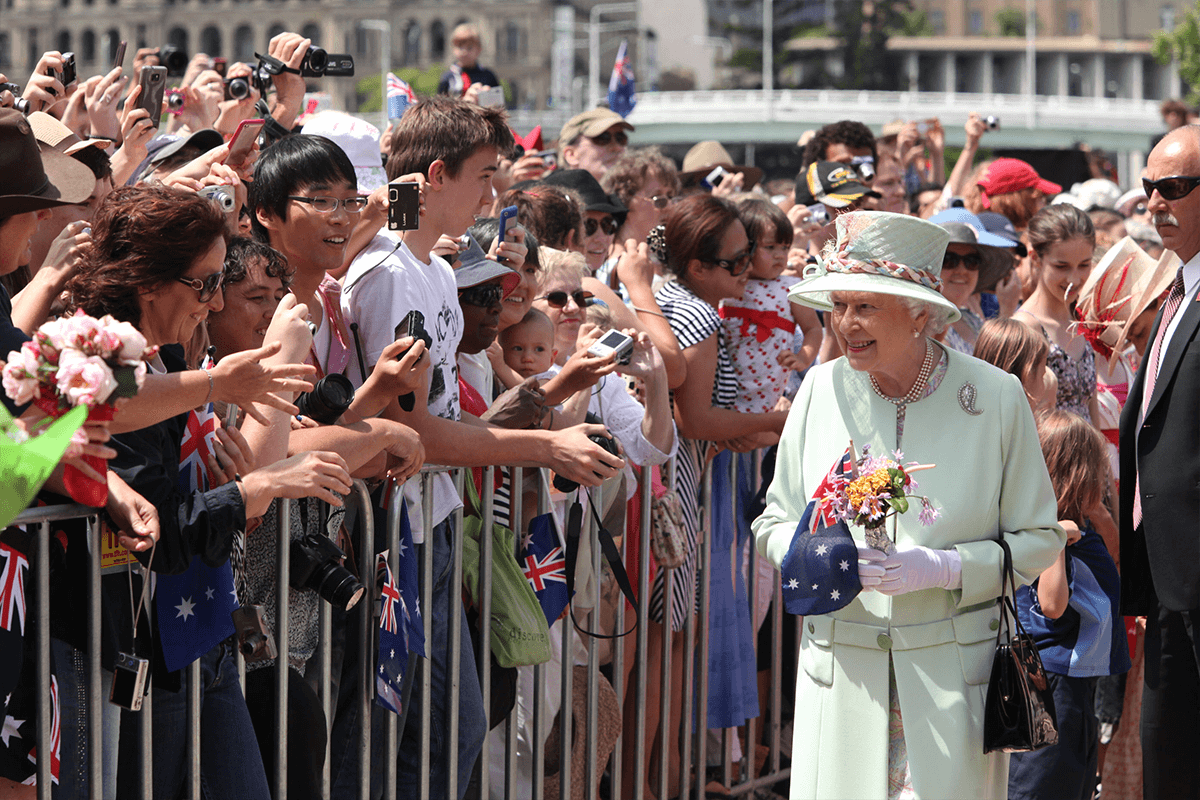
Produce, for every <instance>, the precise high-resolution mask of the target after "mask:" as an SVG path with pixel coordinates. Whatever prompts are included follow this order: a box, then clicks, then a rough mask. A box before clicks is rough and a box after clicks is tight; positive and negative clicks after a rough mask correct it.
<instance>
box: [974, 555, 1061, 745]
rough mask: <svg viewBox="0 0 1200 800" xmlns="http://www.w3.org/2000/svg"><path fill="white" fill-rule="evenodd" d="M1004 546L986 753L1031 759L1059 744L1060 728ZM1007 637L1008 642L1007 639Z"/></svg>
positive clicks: (986, 718)
mask: <svg viewBox="0 0 1200 800" xmlns="http://www.w3.org/2000/svg"><path fill="white" fill-rule="evenodd" d="M998 544H999V545H1000V548H1001V549H1002V550H1003V551H1004V576H1003V578H1002V585H1001V590H1000V600H999V603H1000V616H1001V618H1002V619H1003V623H1002V624H1001V625H1000V628H999V630H998V631H997V633H996V655H995V658H994V659H993V661H992V676H991V679H990V680H989V681H988V691H987V702H986V704H985V706H984V713H983V752H985V753H991V752H994V751H996V750H999V751H1001V752H1003V753H1025V752H1029V751H1030V750H1040V749H1041V748H1043V747H1049V746H1050V745H1052V744H1058V724H1057V722H1056V717H1055V713H1054V695H1053V693H1052V692H1051V690H1050V683H1049V681H1048V680H1047V679H1046V670H1045V669H1044V668H1043V667H1042V657H1041V656H1040V655H1039V654H1038V649H1037V644H1036V643H1035V642H1034V641H1033V637H1032V636H1030V635H1029V634H1027V633H1026V632H1025V629H1024V627H1022V625H1021V618H1020V617H1019V616H1018V615H1017V608H1016V606H1015V605H1014V604H1013V598H1015V597H1016V594H1017V583H1016V579H1015V578H1014V577H1013V566H1012V552H1011V551H1010V550H1009V549H1008V543H1007V542H1005V541H1004V539H1003V536H1002V537H1001V539H1000V540H999V542H998ZM1010 590H1011V591H1010ZM1014 626H1015V628H1016V631H1015V633H1014V631H1013V628H1014ZM1006 631H1007V637H1008V641H1005V640H1004V638H1003V637H1004V635H1005V633H1006Z"/></svg>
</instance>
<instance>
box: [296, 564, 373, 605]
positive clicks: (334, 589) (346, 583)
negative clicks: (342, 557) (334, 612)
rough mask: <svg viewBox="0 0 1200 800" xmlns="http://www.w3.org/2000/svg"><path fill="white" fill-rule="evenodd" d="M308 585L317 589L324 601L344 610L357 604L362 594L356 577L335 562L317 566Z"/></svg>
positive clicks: (361, 586)
mask: <svg viewBox="0 0 1200 800" xmlns="http://www.w3.org/2000/svg"><path fill="white" fill-rule="evenodd" d="M309 585H310V586H311V587H312V588H313V589H316V590H317V594H319V595H321V597H322V599H324V600H325V602H327V603H329V604H330V605H331V606H333V607H334V608H340V609H345V610H346V611H349V610H350V609H352V608H354V606H356V605H358V601H359V600H360V599H361V598H362V595H363V585H362V584H361V583H359V582H358V579H357V578H355V577H354V576H353V575H352V574H350V570H348V569H346V568H345V567H343V566H340V565H339V564H336V563H328V564H325V565H323V566H321V567H318V568H317V570H316V572H314V573H313V577H312V579H311V580H310V581H309Z"/></svg>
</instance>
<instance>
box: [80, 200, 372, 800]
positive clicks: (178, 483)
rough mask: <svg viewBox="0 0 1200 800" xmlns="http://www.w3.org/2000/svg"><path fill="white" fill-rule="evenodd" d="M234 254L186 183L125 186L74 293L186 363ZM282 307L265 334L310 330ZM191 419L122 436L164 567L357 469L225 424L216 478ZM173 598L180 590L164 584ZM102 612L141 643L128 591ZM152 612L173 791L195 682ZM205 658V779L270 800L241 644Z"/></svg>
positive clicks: (126, 463) (144, 620) (122, 642)
mask: <svg viewBox="0 0 1200 800" xmlns="http://www.w3.org/2000/svg"><path fill="white" fill-rule="evenodd" d="M225 254H226V246H225V220H224V217H223V215H222V214H221V213H220V211H219V210H218V209H217V207H216V206H215V205H214V204H213V203H211V202H209V201H208V200H206V199H204V198H202V197H199V196H198V195H196V194H193V193H190V192H184V191H180V190H175V189H166V188H161V187H130V188H123V189H118V190H117V191H116V192H114V193H113V194H111V195H109V196H108V198H106V199H105V201H104V204H103V205H102V206H101V208H100V210H99V212H98V213H97V215H96V218H95V220H94V222H93V232H92V246H91V249H90V251H89V253H88V254H87V256H86V257H85V259H84V262H83V264H82V265H81V266H80V268H79V271H78V274H77V275H76V276H75V277H74V278H73V279H72V280H71V282H70V284H69V285H68V291H69V292H70V295H71V300H72V303H73V304H74V305H75V306H76V307H78V308H82V309H83V310H84V311H86V312H87V313H89V314H91V315H93V316H97V317H98V316H101V315H103V314H111V315H113V317H115V318H116V319H118V320H120V321H124V322H129V323H131V324H132V325H133V326H134V327H135V328H137V330H138V331H139V332H140V333H141V334H142V335H143V336H145V337H146V340H147V342H148V343H149V344H151V345H156V346H158V347H159V348H160V350H159V353H158V355H157V356H156V357H155V358H154V359H153V360H151V361H150V371H151V373H153V374H166V373H175V372H181V371H184V370H186V369H187V364H186V363H185V361H184V359H183V355H182V348H181V346H180V345H181V344H182V343H184V342H186V341H189V340H190V339H191V336H192V334H193V332H194V331H195V329H196V327H197V326H198V325H199V324H200V323H201V322H202V321H203V320H205V319H206V318H207V317H208V315H209V314H210V313H211V312H216V311H220V310H221V309H222V308H223V307H224V305H225V302H224V295H223V293H222V280H223V277H224V269H225V267H224V259H225ZM284 310H285V311H286V312H287V313H284V314H282V315H280V314H277V315H276V318H275V320H274V321H273V322H272V325H271V326H270V328H269V329H268V331H267V334H266V341H267V342H275V341H279V340H282V339H285V338H286V339H288V340H294V339H295V338H296V336H297V335H298V334H299V335H306V334H307V328H306V326H305V325H304V322H303V313H304V310H305V309H304V306H303V305H298V304H295V303H294V301H291V300H290V299H289V300H288V301H287V303H286V309H284ZM276 323H278V324H276ZM210 385H211V384H210ZM204 405H207V402H206V403H205V404H204ZM194 419H195V420H196V424H199V423H198V418H196V417H195V416H194V413H184V414H179V415H178V416H175V417H171V418H168V419H166V420H164V421H162V422H159V423H157V424H155V425H151V426H150V427H147V428H143V429H141V430H138V431H136V432H133V433H125V434H119V435H117V436H114V437H113V449H114V450H116V452H117V456H116V458H114V459H113V460H112V461H111V462H110V465H111V467H112V468H113V469H114V470H115V471H117V472H118V473H120V474H121V476H122V477H123V478H124V479H125V480H126V482H128V483H129V485H130V486H132V487H134V488H135V489H136V490H137V491H138V492H140V493H141V494H142V495H143V496H144V497H145V498H146V499H147V500H148V501H149V502H150V503H152V504H153V505H154V506H155V507H156V508H157V509H158V511H159V517H160V520H161V524H162V536H161V538H160V540H159V542H158V545H157V547H156V548H154V549H153V550H151V551H149V552H144V553H138V554H137V557H138V559H139V560H140V561H142V563H143V564H146V565H148V567H149V568H150V569H152V570H154V571H155V572H157V573H165V574H178V573H182V572H185V571H186V570H188V569H189V567H190V566H191V565H192V562H193V558H194V557H198V558H199V559H200V560H201V561H203V562H204V563H205V564H206V565H208V566H210V567H214V568H217V567H223V565H224V564H226V563H227V562H228V561H229V558H230V555H231V553H232V549H233V540H234V536H235V532H236V531H238V530H244V529H245V527H246V520H247V519H249V518H253V517H256V516H261V515H262V514H263V513H264V512H265V511H266V509H267V507H268V505H269V503H270V502H271V500H273V499H275V498H279V497H288V498H299V497H317V498H320V499H322V500H326V501H327V502H330V503H333V504H334V505H341V499H340V497H339V496H338V494H339V493H342V494H344V493H346V492H349V491H350V475H349V473H348V472H347V470H346V465H345V462H344V461H343V460H342V459H341V457H340V456H337V455H334V454H331V453H307V454H303V455H299V456H295V457H293V458H288V459H285V460H282V461H279V462H277V463H274V464H270V465H267V466H263V467H259V468H255V466H254V464H253V457H252V456H250V455H249V447H248V446H247V445H246V444H245V440H244V439H242V437H241V436H240V435H234V434H232V433H228V432H227V433H226V435H225V436H223V437H222V439H221V440H222V442H223V443H226V444H227V445H228V449H227V456H228V457H229V458H233V459H235V460H237V461H238V463H239V464H240V469H238V470H237V471H236V472H237V474H236V475H235V477H234V480H232V481H229V482H227V483H224V484H223V485H221V486H218V487H217V488H212V489H209V488H208V481H207V470H206V469H205V466H206V465H204V463H203V461H202V460H201V461H200V463H198V464H195V465H193V464H192V462H191V459H190V458H188V457H186V454H185V453H184V452H183V441H184V438H185V436H187V435H188V431H189V430H190V428H189V423H191V422H192V421H193V420H194ZM198 455H199V454H198ZM222 466H224V465H222ZM130 580H131V581H133V591H134V592H137V591H139V590H140V588H141V587H140V580H138V579H135V578H132V577H131V578H130ZM160 587H161V584H160ZM123 588H124V587H122V589H123ZM162 591H165V590H163V589H161V588H160V594H161V592H162ZM200 601H201V598H200V597H198V596H197V597H195V598H190V599H189V602H190V603H192V605H187V604H184V603H181V604H180V605H182V606H183V607H184V609H186V610H187V611H189V612H191V609H192V608H193V607H194V605H195V604H198V603H199V602H200ZM162 602H164V603H165V602H171V598H169V597H165V596H164V597H162ZM122 612H126V613H128V615H129V616H126V613H122ZM104 613H105V614H106V615H107V616H109V617H110V621H109V623H108V624H107V625H106V630H111V631H114V632H115V635H114V641H113V642H112V644H113V646H114V647H115V648H116V649H117V650H119V651H121V652H134V650H132V649H131V647H132V646H133V640H132V633H133V631H134V626H135V622H134V617H133V609H132V608H130V605H129V604H125V603H109V604H106V605H105V606H104ZM180 613H183V610H182V609H181V612H180ZM191 613H195V612H191ZM154 616H155V615H153V614H142V615H140V619H141V624H140V625H139V626H138V638H139V639H140V640H142V641H152V642H153V643H154V645H153V647H154V650H155V652H154V656H153V659H152V664H153V666H152V670H153V674H154V682H153V687H154V688H153V700H154V702H153V709H154V710H153V714H154V730H155V734H156V735H155V739H154V745H153V748H154V752H153V754H152V762H153V764H154V773H153V786H154V790H153V794H154V796H155V797H174V796H176V795H177V794H179V792H180V791H181V789H182V786H183V781H184V778H185V774H186V769H185V763H184V749H185V741H184V738H185V737H184V736H183V735H182V734H183V727H184V726H183V725H182V720H183V716H184V713H185V708H186V694H185V692H184V691H183V688H182V686H181V670H180V669H176V670H175V671H168V668H167V666H166V662H165V660H164V655H163V653H164V652H165V647H164V643H163V637H162V636H161V635H160V633H161V632H160V630H159V626H158V625H157V623H156V620H155V619H154ZM151 629H153V636H150V631H151ZM142 637H146V638H144V639H143V638H142ZM110 652H116V650H110ZM199 659H200V664H201V672H202V675H203V676H204V677H203V679H202V680H203V688H202V689H201V693H202V699H201V703H202V710H201V725H202V726H203V728H204V736H203V739H204V741H206V742H207V743H208V744H207V745H206V746H205V747H204V748H203V751H202V753H201V772H202V779H203V781H204V782H205V784H206V785H207V786H209V787H210V789H211V791H212V792H213V793H214V794H215V795H216V796H223V797H234V796H237V797H248V798H249V797H253V798H263V800H265V799H266V798H268V797H269V796H270V792H269V788H268V785H267V779H266V773H265V770H264V768H263V763H262V759H261V757H260V755H259V751H258V746H257V741H256V739H255V736H254V731H253V729H252V727H251V723H250V718H249V715H248V712H247V710H246V704H245V700H244V698H243V696H242V692H241V688H240V687H239V685H238V674H237V670H236V664H235V661H234V658H233V654H232V651H231V650H230V648H229V647H227V646H226V645H225V644H224V643H217V644H216V645H215V646H213V647H212V648H211V649H210V650H209V651H208V652H206V653H204V654H203V655H201V656H200V657H199ZM131 721H132V720H131ZM129 735H130V739H129V741H134V740H135V737H133V731H132V729H130V731H129ZM122 741H126V740H125V737H124V736H123V737H122ZM137 757H138V754H137V753H136V752H135V748H133V747H132V746H130V747H128V748H122V750H121V753H120V755H119V757H118V760H119V761H121V762H123V763H125V765H126V766H127V767H129V769H122V770H120V774H119V776H118V783H119V784H124V782H125V781H126V780H129V778H128V777H122V776H131V775H134V774H139V773H140V770H137V769H136V768H135V765H136V764H137V763H138V762H137ZM134 792H135V789H134V787H132V786H131V785H122V786H120V788H119V794H120V795H121V796H126V795H130V794H132V793H134Z"/></svg>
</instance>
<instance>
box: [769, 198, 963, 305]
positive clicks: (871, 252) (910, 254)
mask: <svg viewBox="0 0 1200 800" xmlns="http://www.w3.org/2000/svg"><path fill="white" fill-rule="evenodd" d="M836 225H837V239H836V241H834V242H831V243H830V244H828V245H826V246H825V250H824V252H822V254H821V258H820V260H819V261H818V263H816V264H810V265H809V266H808V267H806V268H805V269H804V279H803V280H802V281H801V282H800V283H798V284H796V285H795V286H793V287H792V288H791V291H789V292H788V299H789V300H793V301H795V302H797V303H799V304H801V305H804V306H808V307H809V308H815V309H818V310H820V311H830V310H832V309H833V304H832V302H831V301H830V299H829V293H830V292H878V293H880V294H890V295H895V296H897V297H910V298H913V299H915V300H923V301H925V302H927V303H932V304H933V305H936V306H940V307H942V308H944V309H946V310H947V311H948V312H950V317H949V320H948V321H949V322H954V321H956V320H957V319H958V318H959V317H960V316H961V315H960V314H959V311H958V309H957V308H955V306H954V304H953V303H951V302H950V301H949V300H947V299H946V298H945V297H943V296H942V294H941V288H942V277H941V276H942V257H943V256H944V255H945V254H946V244H947V243H948V242H949V241H950V234H949V233H947V232H946V231H945V230H944V229H942V227H941V226H939V225H935V224H933V223H932V222H927V221H926V220H923V219H920V218H918V217H910V216H908V215H907V214H892V213H890V212H887V211H852V212H850V213H848V214H843V215H841V216H840V217H838V218H837V221H836Z"/></svg>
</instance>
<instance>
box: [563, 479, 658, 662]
mask: <svg viewBox="0 0 1200 800" xmlns="http://www.w3.org/2000/svg"><path fill="white" fill-rule="evenodd" d="M586 494H587V496H588V508H590V509H591V511H592V519H594V520H595V521H596V540H597V542H599V544H600V552H601V553H603V554H604V558H605V560H606V561H607V562H608V566H609V568H610V569H612V574H613V579H614V580H616V582H617V586H619V587H620V588H621V594H623V595H625V599H627V600H628V601H629V604H630V605H631V606H633V627H631V628H630V629H629V630H627V631H625V632H624V633H614V634H605V633H595V632H593V631H588V630H584V629H583V628H582V627H581V626H580V624H579V623H578V622H577V621H576V620H575V612H574V610H572V611H571V612H570V613H571V624H573V625H574V626H575V629H576V630H577V631H579V632H580V633H582V634H584V635H586V636H591V637H593V638H596V639H620V638H623V637H625V636H628V635H629V634H631V633H633V632H634V631H635V630H637V626H638V601H637V597H636V596H635V595H634V593H633V585H632V584H631V583H630V582H629V573H628V572H626V571H625V562H623V561H622V560H621V552H620V551H619V550H617V544H616V542H614V541H613V537H612V534H611V533H609V532H608V528H606V527H604V524H603V523H602V522H600V516H599V515H598V514H597V513H596V505H595V503H593V502H592V495H591V493H590V492H586ZM582 529H583V506H582V504H581V503H580V502H579V499H578V497H576V499H575V502H573V503H572V504H571V510H570V511H569V512H568V513H567V554H566V559H567V568H566V569H567V596H568V597H573V596H574V595H575V564H576V562H577V561H578V560H579V536H580V533H581V531H582ZM643 546H646V545H645V543H643ZM596 581H597V583H599V581H600V576H599V575H597V576H596ZM597 608H599V605H598V604H597Z"/></svg>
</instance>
